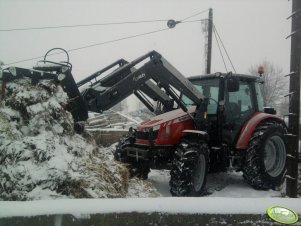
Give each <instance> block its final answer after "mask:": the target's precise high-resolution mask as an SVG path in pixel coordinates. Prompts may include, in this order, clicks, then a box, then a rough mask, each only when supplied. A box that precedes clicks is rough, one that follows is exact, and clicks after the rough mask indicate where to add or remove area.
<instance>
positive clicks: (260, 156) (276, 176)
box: [243, 121, 287, 190]
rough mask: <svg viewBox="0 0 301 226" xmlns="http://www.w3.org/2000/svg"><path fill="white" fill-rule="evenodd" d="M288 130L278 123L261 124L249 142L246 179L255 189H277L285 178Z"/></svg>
mask: <svg viewBox="0 0 301 226" xmlns="http://www.w3.org/2000/svg"><path fill="white" fill-rule="evenodd" d="M286 133H287V132H286V129H285V127H284V126H283V125H281V124H280V123H277V122H269V121H267V122H262V123H260V124H259V125H258V126H257V128H256V129H255V131H254V132H253V135H252V137H251V139H250V142H249V147H248V149H247V151H246V158H245V164H244V167H243V177H244V179H245V180H246V181H247V182H248V183H249V184H250V185H251V186H252V187H254V188H255V189H264V190H266V189H275V188H276V187H277V186H279V185H280V184H281V183H282V181H283V178H284V174H285V168H286V153H287V144H286V141H285V138H284V135H285V134H286Z"/></svg>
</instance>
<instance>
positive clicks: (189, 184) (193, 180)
mask: <svg viewBox="0 0 301 226" xmlns="http://www.w3.org/2000/svg"><path fill="white" fill-rule="evenodd" d="M207 172H208V146H207V144H206V143H201V144H198V143H193V142H190V141H187V140H184V141H182V142H181V143H180V144H179V145H178V147H177V148H176V150H175V155H174V159H173V161H172V169H171V171H170V182H169V185H170V192H171V194H172V195H173V196H200V195H202V194H203V193H204V191H205V185H206V179H207Z"/></svg>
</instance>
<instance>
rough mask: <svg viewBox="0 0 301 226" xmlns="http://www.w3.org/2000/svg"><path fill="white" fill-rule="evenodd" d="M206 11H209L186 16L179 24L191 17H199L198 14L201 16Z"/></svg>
mask: <svg viewBox="0 0 301 226" xmlns="http://www.w3.org/2000/svg"><path fill="white" fill-rule="evenodd" d="M208 10H209V9H206V10H202V11H200V12H197V13H195V14H193V15H191V16H188V17H186V18H184V19H182V20H181V22H183V21H185V20H187V19H190V18H192V17H195V16H198V15H200V14H203V13H205V12H207V11H208Z"/></svg>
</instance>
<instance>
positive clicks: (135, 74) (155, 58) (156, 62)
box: [82, 51, 205, 112]
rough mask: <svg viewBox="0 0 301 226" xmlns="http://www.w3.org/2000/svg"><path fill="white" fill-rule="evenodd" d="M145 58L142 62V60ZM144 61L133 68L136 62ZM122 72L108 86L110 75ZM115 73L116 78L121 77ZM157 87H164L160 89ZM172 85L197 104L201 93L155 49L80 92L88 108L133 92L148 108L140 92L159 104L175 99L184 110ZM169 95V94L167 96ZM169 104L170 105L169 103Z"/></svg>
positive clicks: (104, 106)
mask: <svg viewBox="0 0 301 226" xmlns="http://www.w3.org/2000/svg"><path fill="white" fill-rule="evenodd" d="M144 62H145V63H144ZM141 63H144V64H143V65H142V66H140V67H138V68H136V67H135V66H137V65H138V64H141ZM120 72H126V73H124V75H125V74H127V73H128V74H127V75H126V76H121V77H123V78H122V79H121V80H119V81H118V82H117V83H116V84H114V85H113V86H110V87H105V86H104V85H106V84H110V82H109V81H110V79H113V78H114V77H115V76H117V75H119V73H120ZM121 77H119V79H120V78H121ZM159 87H162V88H164V89H165V91H166V93H164V92H163V91H162V90H161V89H160V88H159ZM175 89H176V90H177V91H178V92H180V93H182V94H184V95H186V96H187V97H189V98H190V99H191V100H192V101H193V102H195V103H196V105H200V104H201V103H202V100H204V99H205V97H204V96H203V95H202V94H201V93H200V92H199V91H198V90H196V88H195V87H194V86H193V84H192V83H191V82H190V81H188V80H187V79H186V78H185V77H184V76H183V75H182V74H181V73H180V72H179V71H178V70H177V69H175V68H174V67H173V66H172V65H171V64H170V63H169V62H168V61H167V60H166V59H164V58H163V57H162V56H161V55H160V54H159V53H157V52H156V51H152V52H150V53H148V54H145V55H143V56H141V57H139V58H137V59H136V60H134V61H132V62H131V63H128V64H125V65H124V66H122V67H120V68H118V69H117V70H116V71H115V72H112V74H110V75H108V76H107V77H105V78H104V79H103V80H99V81H98V82H96V83H94V84H93V85H92V86H91V87H90V88H88V89H86V90H85V91H84V92H83V93H82V95H83V98H84V100H85V101H86V103H87V106H88V110H90V111H95V112H102V111H105V110H108V109H109V108H111V107H113V106H114V105H115V104H117V103H119V102H120V101H122V100H123V99H125V98H127V97H128V96H129V95H131V94H132V93H134V94H135V95H136V96H137V97H138V98H139V99H140V100H141V101H142V102H143V103H144V104H145V105H146V106H147V107H148V108H149V109H151V110H152V106H151V103H149V101H148V100H147V98H145V96H144V94H146V95H148V96H150V97H151V98H153V99H158V100H159V101H161V102H162V103H163V104H164V103H165V104H166V103H167V102H169V105H170V103H171V101H170V100H173V101H175V102H176V103H177V104H178V105H179V106H180V107H181V108H182V109H183V110H184V111H185V112H187V108H186V106H185V104H184V103H183V101H182V100H181V98H180V97H179V95H177V92H176V91H175ZM168 96H169V97H168ZM169 107H170V106H169Z"/></svg>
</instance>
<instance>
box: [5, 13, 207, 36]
mask: <svg viewBox="0 0 301 226" xmlns="http://www.w3.org/2000/svg"><path fill="white" fill-rule="evenodd" d="M206 11H208V9H206V10H202V11H200V12H198V13H196V14H193V15H191V16H188V17H186V18H184V19H182V20H181V22H184V21H185V20H187V19H190V18H192V17H195V16H197V15H200V14H202V13H204V12H206ZM167 21H168V20H167V19H158V20H138V21H124V22H110V23H93V24H74V25H58V26H44V27H25V28H9V29H0V32H11V31H29V30H46V29H61V28H76V27H92V26H110V25H126V24H142V23H158V22H167Z"/></svg>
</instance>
